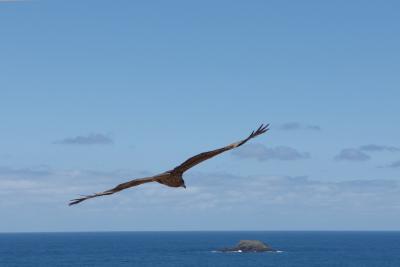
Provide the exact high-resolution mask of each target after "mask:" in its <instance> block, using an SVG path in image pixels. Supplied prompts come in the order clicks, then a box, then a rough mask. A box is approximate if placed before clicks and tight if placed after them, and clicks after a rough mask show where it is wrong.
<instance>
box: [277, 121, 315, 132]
mask: <svg viewBox="0 0 400 267" xmlns="http://www.w3.org/2000/svg"><path fill="white" fill-rule="evenodd" d="M279 129H280V130H283V131H296V130H312V131H321V127H320V126H319V125H314V124H302V123H299V122H286V123H283V124H281V125H280V126H279Z"/></svg>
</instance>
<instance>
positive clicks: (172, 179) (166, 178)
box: [69, 124, 269, 206]
mask: <svg viewBox="0 0 400 267" xmlns="http://www.w3.org/2000/svg"><path fill="white" fill-rule="evenodd" d="M268 126H269V124H267V125H263V124H261V126H260V127H259V128H258V129H257V130H256V131H253V132H252V133H251V134H250V135H249V136H248V137H247V138H246V139H243V140H241V141H238V142H235V143H233V144H230V145H227V146H225V147H222V148H218V149H215V150H211V151H207V152H203V153H200V154H198V155H196V156H193V157H191V158H189V159H187V160H186V161H185V162H183V163H182V164H180V165H179V166H177V167H175V168H173V169H172V170H169V171H166V172H163V173H160V174H157V175H154V176H151V177H146V178H139V179H134V180H131V181H129V182H126V183H122V184H120V185H117V186H116V187H114V188H112V189H110V190H107V191H104V192H101V193H95V194H93V195H87V196H82V197H81V198H77V199H72V200H71V201H70V203H69V205H70V206H71V205H75V204H78V203H80V202H82V201H84V200H87V199H90V198H95V197H100V196H107V195H112V194H114V193H117V192H119V191H122V190H125V189H128V188H131V187H134V186H138V185H141V184H144V183H150V182H157V183H160V184H163V185H166V186H170V187H183V188H186V185H185V180H183V178H182V175H183V173H184V172H185V171H187V170H189V169H190V168H192V167H194V166H196V165H197V164H199V163H201V162H203V161H205V160H208V159H210V158H212V157H214V156H217V155H219V154H221V153H223V152H225V151H228V150H231V149H234V148H237V147H239V146H241V145H243V144H245V143H246V142H247V141H249V140H250V139H252V138H254V137H256V136H259V135H260V134H263V133H265V132H266V131H268V130H269V128H268Z"/></svg>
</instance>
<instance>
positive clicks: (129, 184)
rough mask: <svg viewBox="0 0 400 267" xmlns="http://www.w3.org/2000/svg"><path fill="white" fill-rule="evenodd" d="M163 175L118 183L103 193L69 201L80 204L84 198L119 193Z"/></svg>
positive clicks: (154, 180)
mask: <svg viewBox="0 0 400 267" xmlns="http://www.w3.org/2000/svg"><path fill="white" fill-rule="evenodd" d="M160 177H161V176H160V175H159V176H152V177H146V178H140V179H134V180H132V181H129V182H126V183H122V184H120V185H117V186H116V187H114V188H113V189H110V190H107V191H104V192H101V193H94V194H93V195H87V196H82V197H80V198H77V199H72V200H71V201H70V203H69V205H70V206H71V205H75V204H78V203H80V202H82V201H84V200H87V199H90V198H94V197H100V196H107V195H112V194H114V193H117V192H119V191H122V190H124V189H127V188H130V187H134V186H138V185H141V184H144V183H150V182H156V181H157V180H158V179H159V178H160Z"/></svg>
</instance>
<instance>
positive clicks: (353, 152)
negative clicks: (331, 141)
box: [334, 144, 400, 161]
mask: <svg viewBox="0 0 400 267" xmlns="http://www.w3.org/2000/svg"><path fill="white" fill-rule="evenodd" d="M385 151H386V152H399V151H400V148H398V147H395V146H387V145H376V144H369V145H362V146H359V147H358V148H345V149H342V151H340V152H339V154H338V155H336V156H335V158H334V159H335V160H348V161H367V160H369V159H370V158H371V157H370V155H369V153H374V152H385ZM367 153H368V154H367Z"/></svg>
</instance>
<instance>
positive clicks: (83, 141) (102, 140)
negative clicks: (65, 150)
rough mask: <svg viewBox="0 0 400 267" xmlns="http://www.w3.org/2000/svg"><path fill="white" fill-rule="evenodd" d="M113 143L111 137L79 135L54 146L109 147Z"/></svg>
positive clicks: (56, 142) (60, 141)
mask: <svg viewBox="0 0 400 267" xmlns="http://www.w3.org/2000/svg"><path fill="white" fill-rule="evenodd" d="M113 143H114V141H113V140H112V139H111V137H110V136H108V135H104V134H98V133H97V134H89V135H86V136H82V135H78V136H76V137H68V138H64V139H62V140H58V141H55V142H54V144H62V145H108V144H113Z"/></svg>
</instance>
